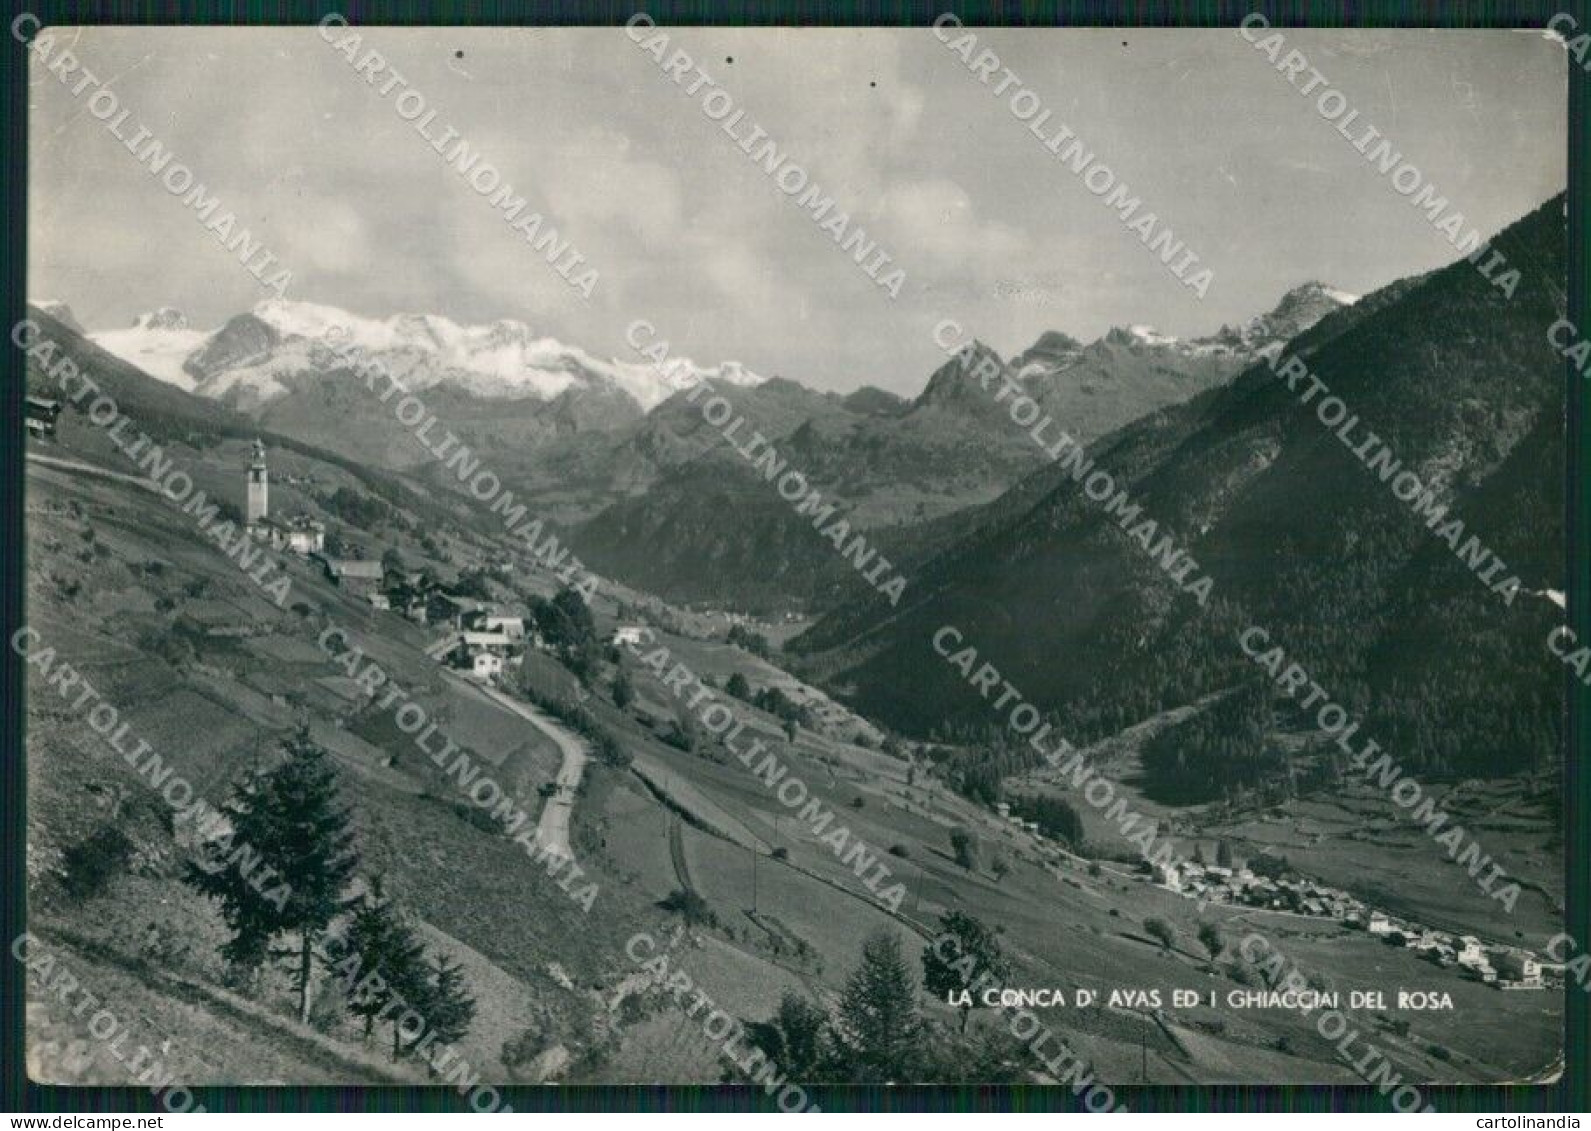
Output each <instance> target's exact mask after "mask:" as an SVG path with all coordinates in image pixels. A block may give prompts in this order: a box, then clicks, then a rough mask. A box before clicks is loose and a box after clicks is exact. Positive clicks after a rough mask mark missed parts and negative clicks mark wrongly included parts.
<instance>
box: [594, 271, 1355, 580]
mask: <svg viewBox="0 0 1591 1131" xmlns="http://www.w3.org/2000/svg"><path fill="white" fill-rule="evenodd" d="M1352 302H1353V296H1351V295H1346V294H1343V293H1342V292H1340V291H1335V290H1333V289H1331V288H1329V287H1326V286H1323V285H1321V284H1318V283H1310V284H1306V285H1305V286H1302V287H1299V288H1296V289H1295V290H1293V291H1290V292H1289V293H1288V294H1287V295H1285V296H1284V297H1283V299H1282V301H1281V302H1280V303H1279V304H1278V306H1277V307H1276V309H1275V310H1274V311H1272V312H1270V313H1268V314H1266V315H1263V316H1261V317H1259V318H1256V319H1254V320H1253V321H1252V322H1250V323H1249V324H1248V325H1246V326H1245V327H1243V328H1241V329H1233V328H1230V327H1228V328H1223V329H1222V330H1221V331H1220V333H1218V334H1216V335H1214V336H1212V337H1209V338H1198V339H1194V340H1191V341H1179V340H1177V339H1175V338H1171V337H1167V336H1165V335H1161V334H1158V333H1155V332H1154V331H1152V330H1149V329H1147V328H1146V327H1131V328H1128V329H1121V330H1112V331H1111V332H1110V333H1108V334H1106V335H1105V336H1104V337H1102V338H1101V339H1099V340H1098V341H1096V342H1094V343H1092V344H1090V345H1087V346H1083V345H1079V344H1078V343H1077V342H1075V341H1074V340H1073V339H1071V338H1069V337H1067V336H1065V335H1064V334H1059V333H1048V334H1045V335H1043V336H1042V337H1041V338H1040V339H1039V340H1038V342H1036V343H1035V344H1034V346H1033V347H1032V348H1030V349H1028V350H1027V351H1025V352H1024V353H1022V354H1020V355H1018V356H1017V357H1016V358H1013V359H1012V360H1011V361H1010V362H1006V361H1004V360H1002V359H1001V358H1000V357H999V356H998V355H997V354H995V353H994V351H993V350H991V349H989V347H987V346H984V345H982V344H981V343H974V344H973V346H972V352H971V353H970V354H968V355H967V357H966V358H964V359H963V358H955V359H951V360H947V361H946V362H945V363H944V364H943V365H941V366H940V367H939V368H938V369H937V370H935V372H934V373H933V374H932V375H931V376H930V377H929V378H928V382H927V384H926V386H925V388H924V389H923V391H922V393H921V394H920V395H919V396H918V397H917V398H916V399H915V400H913V401H910V402H901V403H899V404H896V403H893V402H891V401H882V400H880V396H879V395H875V394H876V391H873V392H872V393H869V394H868V397H867V400H866V401H864V402H863V405H862V406H861V407H862V409H863V411H859V410H858V405H857V404H856V401H855V398H857V397H858V396H859V395H860V394H852V396H851V397H849V398H845V399H844V400H841V401H838V402H836V401H835V400H834V398H832V397H825V396H824V395H822V394H816V393H805V396H806V407H805V409H804V410H800V411H795V412H792V413H787V414H786V415H785V417H784V420H785V423H786V426H784V427H781V426H779V425H778V424H777V423H776V424H775V425H774V427H773V429H772V430H770V429H769V428H768V427H767V426H766V425H765V426H763V427H762V429H761V430H762V431H763V433H764V435H766V436H769V437H771V438H777V440H778V447H779V451H780V454H781V455H786V456H788V458H789V460H790V464H791V466H793V467H797V468H799V469H801V471H802V472H803V474H805V475H806V476H807V477H808V479H810V480H811V481H812V482H814V483H816V484H817V485H819V488H820V489H821V491H822V492H823V496H824V498H825V499H835V500H837V501H838V502H839V503H840V505H841V507H842V509H843V510H844V511H845V512H846V513H847V514H848V516H849V518H850V521H851V523H852V525H853V527H858V528H862V529H865V530H867V531H869V532H870V534H871V535H872V536H873V537H874V541H876V542H877V543H878V544H879V545H880V546H883V547H885V548H886V552H887V553H888V554H889V556H891V557H892V558H893V559H894V560H896V561H898V562H900V561H907V560H919V559H921V558H922V557H923V556H924V555H927V554H930V553H932V552H933V551H934V550H936V549H938V548H941V547H942V546H943V545H944V544H945V541H946V539H948V538H949V537H951V536H952V535H954V534H956V533H958V532H960V531H961V529H962V527H961V526H960V525H959V524H958V517H957V516H959V515H964V514H969V513H973V512H972V511H969V508H976V507H978V506H979V505H980V504H985V503H989V502H992V501H993V500H994V499H996V498H997V497H998V496H999V495H1000V494H1001V493H1002V492H1004V491H1006V490H1007V489H1008V488H1010V487H1012V486H1013V485H1014V484H1016V483H1017V482H1018V481H1020V480H1021V479H1023V478H1024V477H1025V476H1027V475H1028V474H1030V473H1031V472H1033V471H1034V470H1035V469H1036V468H1038V467H1039V466H1040V465H1041V464H1042V463H1043V462H1044V459H1045V457H1044V455H1043V452H1042V451H1041V450H1040V449H1039V447H1038V446H1037V445H1035V444H1034V443H1033V441H1032V439H1031V437H1029V436H1028V435H1027V433H1026V430H1025V429H1023V428H1020V427H1018V426H1017V425H1016V424H1014V423H1013V422H1012V420H1011V416H1010V410H1009V407H1008V406H1009V399H1007V400H1005V401H1001V400H998V399H997V398H996V397H995V395H994V392H993V391H992V390H995V389H997V388H999V386H998V385H996V384H995V383H993V382H991V384H990V388H988V389H986V388H984V387H983V385H982V384H981V383H980V381H979V380H978V378H977V376H976V372H977V368H978V362H979V361H980V360H983V359H987V360H989V361H990V362H992V363H994V364H996V365H997V366H999V368H1000V369H1001V370H1003V371H1004V373H1005V375H1006V376H1008V377H1009V378H1010V379H1011V380H1013V381H1015V382H1016V383H1017V384H1019V385H1020V386H1021V387H1022V388H1023V390H1024V391H1025V392H1026V393H1027V394H1028V395H1030V396H1031V397H1033V399H1034V400H1036V401H1037V402H1038V403H1039V405H1040V406H1041V407H1042V409H1043V410H1044V411H1045V412H1047V413H1048V414H1049V415H1050V417H1051V418H1052V419H1053V420H1054V421H1056V422H1057V424H1058V426H1059V427H1060V428H1064V429H1066V430H1067V431H1068V432H1069V433H1071V434H1072V435H1073V436H1075V437H1077V438H1078V439H1080V440H1082V441H1083V442H1088V441H1091V440H1093V439H1095V438H1096V437H1098V436H1100V435H1103V434H1104V433H1106V432H1108V431H1110V430H1111V429H1113V428H1118V427H1120V426H1121V425H1123V424H1125V423H1127V422H1128V421H1130V420H1134V419H1137V418H1140V417H1142V416H1144V415H1145V414H1148V413H1152V412H1155V411H1156V410H1159V409H1162V408H1165V407H1166V406H1169V405H1174V404H1179V403H1182V402H1184V401H1186V400H1188V399H1189V398H1191V397H1194V396H1196V395H1197V394H1199V393H1201V392H1203V391H1205V390H1206V389H1210V388H1213V387H1215V386H1217V385H1220V384H1222V383H1223V382H1226V381H1229V380H1231V379H1232V378H1233V377H1234V376H1235V375H1236V374H1237V373H1238V372H1240V371H1241V370H1242V369H1244V368H1245V367H1247V366H1248V365H1250V364H1252V363H1253V362H1254V361H1255V360H1256V359H1257V358H1259V357H1262V356H1265V355H1267V354H1269V353H1271V352H1274V351H1276V350H1279V349H1281V347H1282V344H1283V343H1284V342H1285V341H1287V340H1288V339H1290V338H1291V337H1293V336H1295V335H1296V334H1298V333H1301V332H1303V331H1304V330H1307V329H1309V328H1310V327H1312V326H1314V325H1315V324H1316V323H1317V322H1319V321H1320V320H1321V319H1324V318H1327V317H1328V316H1330V315H1332V314H1335V313H1337V312H1339V311H1351V309H1352V307H1351V303H1352ZM796 388H797V389H799V386H796ZM803 392H805V391H804V390H803ZM797 396H798V395H797V394H796V393H794V392H792V394H791V397H792V399H796V398H797ZM882 396H887V394H882ZM735 399H736V403H737V406H738V405H740V403H741V402H742V401H744V400H746V399H747V398H745V397H744V396H737V397H736V398H735ZM667 407H669V406H665V408H667ZM797 407H798V408H799V406H797ZM876 408H883V409H884V411H874V409H876ZM660 411H661V410H660ZM655 415H656V413H654V416H655ZM748 415H750V414H749V413H748ZM803 415H805V417H806V418H805V419H800V418H801V417H802V416H803ZM683 416H684V417H685V418H687V419H689V418H692V417H694V418H695V419H696V421H697V423H698V424H699V423H700V419H699V413H695V412H694V411H693V410H691V409H688V408H687V409H685V410H684V412H683ZM652 423H653V422H651V421H650V420H649V421H648V422H647V424H646V425H642V426H640V427H642V428H643V429H649V428H650V427H651V426H652ZM792 425H793V426H792ZM575 537H576V541H577V544H579V545H580V547H581V549H582V551H583V552H584V553H585V555H586V556H587V558H588V560H590V561H591V562H593V563H594V564H595V565H596V566H597V567H598V568H599V569H601V570H603V571H604V572H606V573H608V574H610V575H612V576H615V577H620V578H623V579H625V580H627V581H629V582H630V583H631V584H634V585H636V586H638V587H643V588H646V587H651V588H654V589H656V590H657V591H659V592H661V593H663V594H664V595H665V596H668V597H671V598H673V599H676V600H681V601H693V602H703V603H708V604H727V605H735V606H745V607H751V608H763V607H768V608H774V609H778V608H781V607H786V606H788V605H789V604H790V603H791V602H794V603H796V604H799V605H802V606H804V607H808V608H823V607H826V606H828V605H829V604H831V603H832V602H833V601H835V600H837V599H840V598H842V597H843V596H844V595H845V594H847V593H851V592H855V591H858V581H857V576H856V574H855V573H854V571H852V570H850V569H849V568H847V567H846V565H845V563H844V562H842V561H840V560H839V558H838V555H836V554H835V552H834V547H833V546H832V545H830V544H829V543H827V542H824V541H823V540H822V539H820V538H819V537H817V535H816V533H815V532H814V531H813V529H812V527H811V525H810V520H808V519H805V518H803V517H801V516H798V515H796V514H795V513H794V512H793V511H792V510H791V508H790V507H789V506H788V505H786V504H785V503H784V502H783V501H782V500H780V499H778V498H777V497H776V496H775V494H774V493H773V491H772V490H771V489H770V488H769V486H768V485H767V484H766V483H764V482H761V481H760V480H759V479H758V478H757V476H756V474H755V473H754V472H753V470H752V469H751V468H750V467H749V466H748V465H747V464H746V462H745V461H744V460H743V459H741V458H740V457H739V456H737V455H735V454H734V453H732V452H730V451H728V450H727V449H726V448H725V447H724V446H723V445H722V444H720V445H719V446H718V450H716V451H714V452H710V453H705V454H703V455H701V456H698V457H697V458H696V459H695V460H693V461H691V462H690V463H685V464H680V465H678V466H675V467H672V468H668V467H667V466H666V465H664V466H663V469H662V471H661V473H660V474H659V475H658V477H657V480H656V482H655V483H654V484H653V485H651V486H650V487H649V488H648V489H647V490H646V491H644V492H638V493H634V494H631V495H628V496H626V497H623V498H620V499H618V501H616V502H614V503H612V504H611V505H610V506H608V507H607V508H606V509H605V510H603V511H602V512H601V513H600V514H597V515H596V516H595V517H594V518H592V519H591V520H590V521H588V522H587V523H585V524H584V525H583V526H582V527H580V528H579V530H578V531H577V532H576V535H575ZM862 591H865V590H862Z"/></svg>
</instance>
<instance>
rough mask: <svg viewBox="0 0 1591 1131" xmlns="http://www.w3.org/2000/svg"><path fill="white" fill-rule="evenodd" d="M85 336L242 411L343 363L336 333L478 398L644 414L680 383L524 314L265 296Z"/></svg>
mask: <svg viewBox="0 0 1591 1131" xmlns="http://www.w3.org/2000/svg"><path fill="white" fill-rule="evenodd" d="M328 335H337V337H335V338H333V337H329V336H328ZM90 337H91V338H92V339H93V341H95V342H96V343H97V344H99V345H101V346H103V347H104V348H105V349H107V350H109V351H110V352H111V353H114V354H116V355H117V356H118V357H121V358H122V359H123V360H126V361H130V362H132V363H133V364H135V365H139V366H140V367H141V368H144V369H145V370H146V371H147V372H149V373H150V374H151V375H152V376H155V377H159V378H160V379H162V380H164V381H170V382H171V383H172V384H175V385H178V386H180V387H182V388H184V389H186V390H187V391H189V392H193V393H197V394H198V395H200V396H204V397H211V398H213V399H215V400H220V401H225V402H227V403H229V404H232V405H234V406H235V407H237V408H239V409H241V410H243V411H245V412H261V411H264V410H266V408H267V407H268V406H270V405H271V404H272V403H273V402H276V401H279V400H281V399H283V398H285V397H288V396H291V395H292V394H293V393H295V392H296V391H298V390H300V389H301V388H302V387H303V386H304V385H306V384H309V383H312V382H313V381H314V380H315V379H316V378H319V377H322V376H326V375H328V374H331V373H333V372H336V371H338V370H340V369H341V368H342V366H341V363H340V360H339V359H338V357H337V356H336V355H335V354H333V352H332V351H331V349H330V348H329V344H330V343H331V342H333V341H334V340H335V341H343V342H347V343H349V344H350V345H351V346H352V347H354V348H355V349H357V350H359V351H360V352H361V353H362V354H363V355H365V356H368V357H371V358H374V359H376V360H378V361H380V362H381V363H382V364H384V365H386V366H387V367H388V369H389V371H391V372H392V373H393V374H394V375H396V376H397V377H398V379H399V380H401V381H402V382H403V383H404V385H406V386H407V387H409V388H411V389H416V390H424V389H432V388H436V387H439V386H443V387H446V388H448V389H450V390H453V391H457V392H460V393H464V394H468V395H472V396H476V397H480V398H482V399H483V400H495V401H522V400H535V401H542V402H556V401H557V400H558V399H559V398H563V397H567V396H569V395H570V394H573V393H579V392H591V393H594V394H595V395H597V396H599V397H602V396H607V395H610V394H612V393H618V394H621V395H622V396H623V397H625V398H628V400H629V401H631V402H633V405H634V409H635V410H636V411H637V412H640V413H644V412H647V411H650V410H651V409H653V408H655V407H657V405H658V404H660V403H661V402H662V401H664V400H665V399H667V398H668V396H669V395H670V394H671V393H673V392H674V389H675V387H676V386H675V385H673V384H671V383H670V382H669V380H667V379H665V378H664V377H663V376H662V375H661V374H660V373H658V372H657V371H656V369H655V368H654V367H653V366H652V365H651V364H649V363H630V362H620V361H613V360H609V361H603V360H600V359H598V358H596V357H593V356H592V355H591V354H589V353H587V352H585V351H584V350H582V349H579V348H578V347H575V346H568V345H565V344H563V343H562V342H559V341H557V340H556V339H554V338H549V337H545V336H543V335H539V334H536V333H534V332H533V331H532V330H531V329H530V327H529V326H527V325H525V324H524V323H523V322H516V321H512V320H507V319H505V320H501V321H497V322H492V323H490V324H487V325H479V326H461V325H459V324H458V323H456V322H454V321H452V320H451V319H448V318H444V317H441V316H440V315H435V314H397V315H393V316H392V317H390V318H384V319H373V318H364V317H361V316H359V315H356V314H351V313H349V312H348V311H345V310H339V309H337V308H336V307H331V306H322V305H319V304H316V303H310V302H292V301H288V300H285V299H271V300H268V301H265V302H262V303H260V304H259V305H258V306H256V307H255V308H254V309H253V310H252V311H250V312H249V313H247V314H239V315H237V316H235V317H233V318H231V319H229V320H228V321H227V322H226V324H225V325H223V326H221V327H220V328H219V329H216V330H213V331H204V330H195V329H192V328H190V327H189V325H188V320H187V318H186V317H184V316H183V314H182V313H181V312H180V311H178V310H174V309H172V308H171V307H162V308H161V309H159V310H157V311H154V312H152V313H149V314H143V315H140V316H139V317H138V318H137V319H136V320H135V321H134V324H133V326H132V327H131V328H129V329H125V330H105V331H98V332H95V333H92V334H90ZM672 367H673V368H674V369H675V370H677V371H678V372H679V373H680V374H681V375H682V379H683V376H684V375H695V376H698V377H711V378H713V379H715V380H722V381H726V382H728V383H730V384H733V385H755V384H758V383H760V382H761V380H762V378H761V377H758V376H757V375H756V374H754V373H750V372H748V371H747V370H746V369H745V368H744V367H742V366H741V365H739V364H738V363H736V362H725V363H723V364H722V365H719V366H716V367H714V368H711V369H703V368H700V367H698V366H695V365H693V364H692V363H691V362H689V361H683V360H682V361H677V362H674V363H672Z"/></svg>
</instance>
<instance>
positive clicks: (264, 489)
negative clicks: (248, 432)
mask: <svg viewBox="0 0 1591 1131" xmlns="http://www.w3.org/2000/svg"><path fill="white" fill-rule="evenodd" d="M270 489H271V485H270V473H269V472H268V471H267V470H266V468H265V445H264V444H262V443H260V441H259V440H258V439H256V440H255V441H254V461H253V462H252V463H250V464H249V498H248V524H249V525H250V526H253V525H255V524H256V523H258V522H260V521H261V520H262V519H264V518H265V516H266V515H267V514H268V513H269V512H270Z"/></svg>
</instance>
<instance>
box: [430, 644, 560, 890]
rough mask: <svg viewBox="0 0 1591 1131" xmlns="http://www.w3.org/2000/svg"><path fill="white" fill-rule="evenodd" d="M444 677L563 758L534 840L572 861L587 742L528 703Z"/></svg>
mask: <svg viewBox="0 0 1591 1131" xmlns="http://www.w3.org/2000/svg"><path fill="white" fill-rule="evenodd" d="M443 674H445V675H446V676H447V677H448V678H449V679H453V680H456V681H457V682H459V683H461V684H463V685H465V686H467V687H469V688H470V689H471V690H472V691H478V692H480V693H481V694H482V695H485V696H486V697H487V698H488V699H490V700H491V701H492V702H494V703H496V704H497V705H498V706H499V707H502V708H503V709H504V710H505V711H511V712H513V713H514V714H516V715H518V716H519V717H520V718H522V719H524V720H525V721H526V722H527V723H529V724H530V725H531V726H533V727H535V728H536V729H537V730H539V731H541V733H542V734H545V735H546V736H547V737H548V738H550V739H552V741H553V743H554V745H556V746H557V747H558V751H559V753H560V754H562V755H563V764H562V765H561V766H559V767H558V776H557V777H556V778H555V779H553V785H554V787H555V788H554V790H553V795H552V796H551V797H549V798H547V804H546V806H545V807H544V808H543V809H542V811H541V820H540V822H538V824H537V826H536V840H537V841H538V842H539V843H540V844H541V845H542V846H543V847H544V848H545V849H546V850H547V851H548V852H551V853H553V854H554V855H557V856H567V857H570V858H573V856H574V850H573V849H572V848H571V847H570V846H569V822H570V820H571V818H572V817H573V816H574V808H575V794H576V792H577V791H578V790H579V788H580V781H581V779H582V778H584V777H585V773H586V761H587V759H588V758H589V757H590V752H589V747H587V745H586V740H585V739H583V738H581V737H580V736H579V735H578V734H576V733H575V732H574V731H572V730H570V729H569V728H568V727H566V726H564V725H563V724H562V723H560V722H558V721H557V720H555V719H551V718H548V717H547V716H546V715H544V714H542V713H541V712H540V711H538V710H536V709H535V708H534V707H532V706H530V705H529V704H528V703H522V702H520V701H519V700H518V699H515V698H514V697H513V696H511V695H507V694H505V693H503V692H502V691H499V690H498V689H497V688H495V687H493V686H491V685H490V684H485V683H477V682H475V681H474V680H466V679H464V677H462V676H457V675H454V674H453V673H452V672H444V673H443Z"/></svg>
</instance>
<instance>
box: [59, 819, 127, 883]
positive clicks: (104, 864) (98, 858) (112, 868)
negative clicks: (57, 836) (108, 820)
mask: <svg viewBox="0 0 1591 1131" xmlns="http://www.w3.org/2000/svg"><path fill="white" fill-rule="evenodd" d="M132 854H133V842H132V841H130V840H128V839H127V837H126V836H125V835H123V833H122V831H121V830H120V829H116V828H112V827H111V826H110V825H101V826H100V827H99V828H97V829H95V830H94V831H93V832H92V833H90V834H89V835H88V836H87V837H86V838H85V839H83V840H81V841H79V842H78V843H76V844H74V845H73V846H72V847H70V848H68V849H67V850H66V852H65V854H64V855H63V856H62V858H61V869H62V874H61V886H62V887H64V888H65V889H66V894H67V895H69V896H71V897H72V898H73V899H88V898H89V897H91V896H95V895H98V894H99V893H100V892H102V891H104V890H105V888H106V887H108V886H109V885H110V882H111V880H112V878H114V877H115V875H116V874H117V873H118V872H120V871H121V870H122V869H123V868H124V867H126V865H127V861H128V860H129V859H131V857H132Z"/></svg>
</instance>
